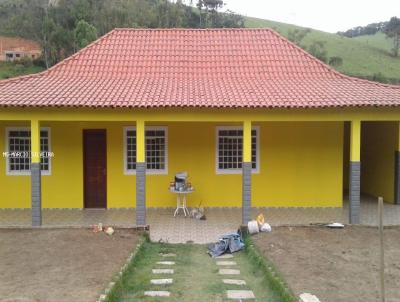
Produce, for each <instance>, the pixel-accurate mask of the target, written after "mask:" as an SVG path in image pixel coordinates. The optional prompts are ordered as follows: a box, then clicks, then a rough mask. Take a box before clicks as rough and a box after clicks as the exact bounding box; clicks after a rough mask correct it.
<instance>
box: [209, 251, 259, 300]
mask: <svg viewBox="0 0 400 302" xmlns="http://www.w3.org/2000/svg"><path fill="white" fill-rule="evenodd" d="M232 258H234V256H233V255H232V254H224V255H221V256H218V257H216V258H215V259H216V260H217V261H216V264H217V265H218V266H228V267H236V266H237V263H236V261H224V260H222V261H218V260H221V259H232ZM218 274H220V275H240V270H238V269H232V268H224V269H220V270H219V271H218ZM222 282H223V283H224V284H227V285H237V286H244V285H246V281H245V280H240V279H222ZM226 296H227V298H228V299H231V300H238V301H243V300H250V299H251V300H254V299H255V298H256V297H255V296H254V293H253V291H252V290H243V289H231V290H227V291H226Z"/></svg>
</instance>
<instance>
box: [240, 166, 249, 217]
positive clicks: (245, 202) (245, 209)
mask: <svg viewBox="0 0 400 302" xmlns="http://www.w3.org/2000/svg"><path fill="white" fill-rule="evenodd" d="M242 170H243V174H242V181H243V183H242V224H243V225H247V223H248V222H249V221H250V220H251V163H245V162H244V163H242Z"/></svg>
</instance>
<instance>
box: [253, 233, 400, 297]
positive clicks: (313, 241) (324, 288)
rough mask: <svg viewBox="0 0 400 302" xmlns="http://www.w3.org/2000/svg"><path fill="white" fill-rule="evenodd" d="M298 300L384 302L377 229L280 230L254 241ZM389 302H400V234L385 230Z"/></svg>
mask: <svg viewBox="0 0 400 302" xmlns="http://www.w3.org/2000/svg"><path fill="white" fill-rule="evenodd" d="M253 238H254V240H255V243H256V245H257V246H258V247H259V248H260V249H261V251H262V252H263V253H264V254H265V255H266V256H267V257H268V258H269V259H270V260H271V261H273V263H274V264H275V265H276V267H277V269H278V270H279V271H280V272H281V273H282V275H283V277H284V278H285V279H286V281H287V282H288V284H289V286H290V287H291V288H292V289H293V291H294V292H295V294H296V295H297V296H298V295H299V294H301V293H303V292H310V293H313V294H315V295H316V296H317V297H318V298H319V299H320V300H321V301H322V302H341V301H352V302H376V301H378V298H379V272H378V270H379V254H378V253H379V237H378V229H377V228H369V227H346V228H345V229H341V230H337V229H336V230H331V229H327V228H323V227H296V228H294V227H293V228H289V227H279V228H275V229H273V231H272V233H262V234H258V235H255V236H254V237H253ZM384 240H385V261H386V263H385V264H386V265H385V266H386V272H385V273H386V274H385V278H386V301H388V302H395V301H396V302H398V301H400V228H391V229H385V230H384Z"/></svg>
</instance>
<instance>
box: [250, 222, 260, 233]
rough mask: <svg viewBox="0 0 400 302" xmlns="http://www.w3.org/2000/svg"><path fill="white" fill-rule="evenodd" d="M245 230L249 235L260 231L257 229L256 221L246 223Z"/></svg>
mask: <svg viewBox="0 0 400 302" xmlns="http://www.w3.org/2000/svg"><path fill="white" fill-rule="evenodd" d="M247 228H248V229H249V233H250V234H256V233H258V232H259V231H260V230H259V229H258V222H257V221H256V220H252V221H249V222H248V223H247Z"/></svg>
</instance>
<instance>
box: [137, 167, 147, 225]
mask: <svg viewBox="0 0 400 302" xmlns="http://www.w3.org/2000/svg"><path fill="white" fill-rule="evenodd" d="M136 225H142V226H143V225H146V163H136Z"/></svg>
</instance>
